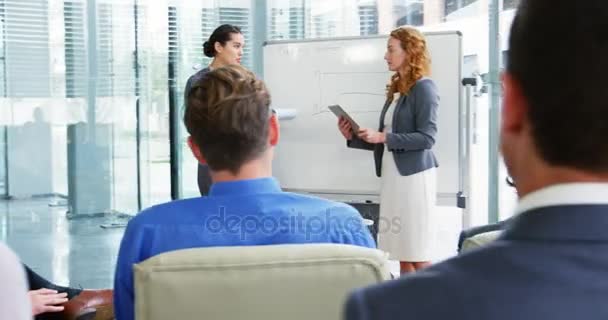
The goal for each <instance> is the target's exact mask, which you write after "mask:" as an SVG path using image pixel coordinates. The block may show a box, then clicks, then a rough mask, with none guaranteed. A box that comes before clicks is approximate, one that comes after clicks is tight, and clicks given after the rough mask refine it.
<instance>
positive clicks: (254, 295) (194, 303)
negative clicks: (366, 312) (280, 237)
mask: <svg viewBox="0 0 608 320" xmlns="http://www.w3.org/2000/svg"><path fill="white" fill-rule="evenodd" d="M134 273H135V312H136V319H137V320H156V319H158V320H160V319H163V320H167V319H170V320H171V319H180V320H182V319H184V320H185V319H222V320H232V319H235V320H236V319H247V320H258V319H259V320H262V319H264V320H272V319H281V320H283V319H295V320H299V319H302V320H304V319H306V320H310V319H336V320H338V319H341V318H342V310H343V305H344V303H345V301H346V297H347V295H348V293H349V292H350V291H351V290H353V289H355V288H358V287H363V286H366V285H370V284H374V283H378V282H381V281H384V280H388V279H390V272H389V267H388V260H387V257H386V255H385V253H383V252H382V251H379V250H375V249H369V248H363V247H356V246H349V245H340V244H295V245H272V246H250V247H214V248H197V249H186V250H179V251H173V252H168V253H164V254H161V255H158V256H155V257H152V258H150V259H148V260H146V261H143V262H141V263H139V264H137V265H135V266H134Z"/></svg>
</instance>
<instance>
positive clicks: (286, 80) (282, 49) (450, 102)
mask: <svg viewBox="0 0 608 320" xmlns="http://www.w3.org/2000/svg"><path fill="white" fill-rule="evenodd" d="M425 36H426V39H427V43H428V47H429V51H430V54H431V59H432V60H431V61H432V74H431V78H432V79H433V80H434V81H435V83H436V84H437V87H438V90H439V95H440V102H439V111H438V123H437V127H438V133H437V137H436V144H435V146H434V152H435V155H436V156H437V160H438V162H439V168H438V183H437V188H438V189H437V190H438V199H439V202H440V203H441V202H446V201H447V202H448V204H451V203H454V204H455V203H456V202H455V201H456V200H457V196H458V195H459V193H461V192H462V191H463V184H464V181H463V179H464V177H465V176H466V175H465V172H463V170H465V169H466V168H467V166H465V163H463V162H464V161H465V160H466V159H468V157H466V154H465V153H466V152H468V150H466V149H468V148H466V147H465V146H464V145H463V143H464V142H465V141H466V140H464V139H463V130H464V129H463V124H462V122H463V121H462V119H463V118H464V117H462V116H461V115H462V110H463V106H462V93H463V90H462V86H461V80H462V79H461V78H462V76H461V72H462V71H461V69H462V48H461V41H462V37H461V34H460V33H458V32H437V33H426V34H425ZM387 39H388V36H376V37H356V38H340V39H322V40H307V41H291V42H284V41H277V42H268V43H266V44H265V46H264V80H265V82H266V85H267V86H268V88H269V90H270V94H271V97H272V106H273V108H275V109H277V110H281V109H290V110H292V111H294V112H295V117H294V118H293V119H290V120H286V121H281V122H280V125H281V131H280V132H281V137H280V140H279V144H278V146H277V147H276V148H275V158H274V162H273V173H274V175H275V176H276V177H277V178H278V180H279V181H280V183H281V186H282V187H283V188H284V189H286V190H289V191H295V192H307V193H313V194H321V195H323V194H325V195H333V196H334V197H338V198H341V199H343V200H347V201H348V200H353V201H357V200H368V201H374V202H376V201H377V199H378V194H379V190H380V178H378V177H376V175H375V170H374V163H373V161H374V160H373V154H372V152H370V151H365V150H357V149H350V148H347V147H346V142H345V140H344V137H343V136H342V135H341V134H340V132H339V131H338V127H337V119H336V117H335V115H334V114H333V113H332V112H331V111H329V110H328V109H327V107H328V106H329V105H333V104H339V105H341V106H342V107H343V108H344V109H345V110H346V111H347V112H348V113H349V114H351V116H352V117H353V119H354V120H355V121H356V122H357V123H358V124H359V125H360V126H362V127H371V128H373V129H377V128H378V122H379V117H380V111H381V109H382V106H383V104H384V101H385V87H386V84H387V83H388V81H389V79H390V76H391V74H392V73H391V72H389V71H388V69H387V65H386V62H385V61H384V53H385V50H386V42H387ZM442 200H444V201H442Z"/></svg>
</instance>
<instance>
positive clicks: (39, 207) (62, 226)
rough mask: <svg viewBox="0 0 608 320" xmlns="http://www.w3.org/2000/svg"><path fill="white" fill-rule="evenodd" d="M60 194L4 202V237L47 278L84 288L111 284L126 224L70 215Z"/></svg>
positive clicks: (0, 228)
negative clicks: (59, 198)
mask: <svg viewBox="0 0 608 320" xmlns="http://www.w3.org/2000/svg"><path fill="white" fill-rule="evenodd" d="M57 200H58V199H56V198H40V199H31V200H2V201H0V240H2V241H5V242H6V243H7V244H8V245H9V246H10V247H11V248H12V249H13V250H14V251H16V252H17V254H18V255H19V257H20V258H21V259H22V261H23V262H24V263H25V264H27V265H29V266H30V267H31V268H32V269H33V270H34V271H36V272H38V273H40V274H41V275H42V276H44V277H46V278H47V279H49V280H51V281H53V282H56V283H58V284H62V285H68V284H69V285H70V286H74V287H83V288H110V287H112V283H113V278H114V266H115V264H116V255H117V253H118V247H119V245H120V240H121V239H122V234H123V232H124V229H123V228H109V229H104V228H101V227H100V225H102V224H104V225H111V224H112V223H115V222H119V221H117V220H116V218H112V217H100V218H85V219H72V220H67V219H66V213H65V212H66V207H62V206H59V207H56V206H49V204H55V203H57Z"/></svg>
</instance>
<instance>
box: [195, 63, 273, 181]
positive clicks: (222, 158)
mask: <svg viewBox="0 0 608 320" xmlns="http://www.w3.org/2000/svg"><path fill="white" fill-rule="evenodd" d="M271 115H272V114H271V110H270V94H269V92H268V90H267V88H266V86H265V85H264V83H263V82H262V81H261V80H258V79H257V78H256V77H255V75H254V74H253V73H252V72H250V71H248V70H247V69H245V68H243V67H241V66H238V65H230V66H226V67H222V68H218V69H216V70H213V71H211V72H209V73H207V74H206V75H205V76H204V77H203V78H202V79H200V80H199V81H198V82H197V83H195V84H194V85H193V87H192V89H191V90H190V92H189V93H188V101H186V110H185V114H184V123H185V125H186V128H187V130H188V133H190V135H191V137H192V140H193V142H194V144H195V145H196V147H198V149H200V152H201V153H202V156H203V158H204V160H205V161H206V162H207V164H208V165H209V167H210V168H211V170H213V171H222V170H228V171H230V172H232V173H233V174H236V173H238V172H239V169H240V168H241V166H242V165H243V164H245V163H246V162H248V161H250V160H253V159H256V158H258V157H259V156H261V155H262V154H263V153H264V152H265V151H266V150H267V148H268V146H269V138H268V132H269V127H270V121H269V119H270V117H271Z"/></svg>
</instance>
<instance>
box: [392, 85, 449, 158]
mask: <svg viewBox="0 0 608 320" xmlns="http://www.w3.org/2000/svg"><path fill="white" fill-rule="evenodd" d="M413 90H415V92H414V93H413V94H412V98H413V99H414V110H415V117H416V118H415V122H416V130H415V132H408V133H387V134H386V146H387V147H388V148H389V149H391V150H404V151H413V150H424V149H430V148H431V147H433V145H434V144H435V135H437V109H438V108H439V96H438V95H437V87H436V86H435V83H434V82H433V81H431V80H426V81H422V82H420V83H418V84H416V86H415V87H414V89H413Z"/></svg>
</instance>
